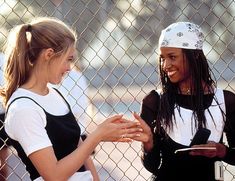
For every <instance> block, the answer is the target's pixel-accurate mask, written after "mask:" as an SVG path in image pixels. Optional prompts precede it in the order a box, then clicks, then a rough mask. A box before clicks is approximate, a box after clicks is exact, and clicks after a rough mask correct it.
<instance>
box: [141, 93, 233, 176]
mask: <svg viewBox="0 0 235 181" xmlns="http://www.w3.org/2000/svg"><path fill="white" fill-rule="evenodd" d="M223 92H224V98H225V108H226V112H225V114H226V119H225V126H224V132H225V134H226V138H227V141H228V145H229V147H227V153H226V156H225V157H224V158H223V159H222V161H224V162H226V163H228V164H232V165H235V150H234V149H232V148H234V147H235V134H234V130H235V94H233V93H232V92H230V91H226V90H223ZM213 97H214V94H207V95H204V97H203V100H204V102H203V105H204V109H207V108H208V107H210V105H211V103H212V100H213ZM191 100H192V99H191V96H190V95H182V94H178V95H177V96H176V104H177V105H179V106H180V107H183V108H186V109H190V110H193V107H192V105H191V104H190V102H191ZM159 101H160V96H159V94H158V93H157V92H156V91H155V90H153V91H151V92H150V94H148V95H147V96H146V97H145V98H144V99H143V102H142V110H141V117H142V119H143V120H145V121H146V123H147V124H148V125H149V126H150V127H151V130H152V132H153V135H154V147H153V149H152V150H151V151H150V152H144V154H143V157H142V162H143V165H144V167H145V168H146V169H147V170H148V171H150V172H151V173H153V175H154V176H155V180H156V181H173V180H180V181H194V180H195V181H212V180H215V179H214V178H215V176H214V162H215V161H216V160H221V159H220V158H217V157H216V158H207V157H203V156H191V155H189V154H188V152H182V153H177V154H175V153H174V151H175V150H176V149H180V148H185V147H186V146H185V145H182V144H179V143H177V142H175V141H174V140H172V139H171V138H170V137H169V136H168V135H167V134H166V133H165V131H164V130H163V129H161V132H160V133H157V132H155V131H154V126H155V123H154V122H155V120H156V116H157V114H158V108H159Z"/></svg>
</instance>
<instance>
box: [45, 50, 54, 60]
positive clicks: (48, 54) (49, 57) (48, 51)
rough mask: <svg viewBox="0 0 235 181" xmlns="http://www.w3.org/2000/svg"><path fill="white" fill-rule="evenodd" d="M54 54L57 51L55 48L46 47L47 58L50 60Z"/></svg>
mask: <svg viewBox="0 0 235 181" xmlns="http://www.w3.org/2000/svg"><path fill="white" fill-rule="evenodd" d="M54 54H55V53H54V50H53V49H52V48H48V49H46V50H45V52H44V58H45V60H50V59H51V58H52V56H53V55H54Z"/></svg>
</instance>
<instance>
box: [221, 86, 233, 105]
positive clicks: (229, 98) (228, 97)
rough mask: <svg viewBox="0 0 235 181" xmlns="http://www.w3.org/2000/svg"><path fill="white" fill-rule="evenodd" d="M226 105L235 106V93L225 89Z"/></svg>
mask: <svg viewBox="0 0 235 181" xmlns="http://www.w3.org/2000/svg"><path fill="white" fill-rule="evenodd" d="M223 93H224V101H225V104H226V107H228V106H233V107H235V93H234V92H232V91H230V90H223Z"/></svg>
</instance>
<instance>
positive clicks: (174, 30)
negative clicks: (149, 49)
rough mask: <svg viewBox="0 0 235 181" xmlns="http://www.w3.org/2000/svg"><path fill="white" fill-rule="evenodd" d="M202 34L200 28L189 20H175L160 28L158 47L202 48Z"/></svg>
mask: <svg viewBox="0 0 235 181" xmlns="http://www.w3.org/2000/svg"><path fill="white" fill-rule="evenodd" d="M203 40H204V35H203V33H202V30H201V28H200V27H199V26H198V25H196V24H193V23H190V22H177V23H173V24H171V25H170V26H168V27H167V28H166V29H164V30H162V32H161V36H160V38H159V47H172V48H184V49H199V50H202V47H203Z"/></svg>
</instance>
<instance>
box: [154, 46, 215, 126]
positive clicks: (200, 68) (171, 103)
mask: <svg viewBox="0 0 235 181" xmlns="http://www.w3.org/2000/svg"><path fill="white" fill-rule="evenodd" d="M182 53H183V54H184V56H183V57H184V58H185V61H187V62H188V66H189V70H190V71H189V72H190V77H191V78H192V81H191V84H192V85H193V89H192V85H191V90H193V94H192V95H191V97H192V99H191V100H192V105H193V108H194V109H193V116H194V117H195V126H196V127H202V126H205V124H206V118H205V114H204V111H205V110H204V106H203V95H204V90H208V91H209V94H213V93H214V89H212V87H214V88H215V87H216V82H215V81H214V80H213V79H212V76H211V75H212V71H211V69H210V67H209V64H208V62H207V59H206V56H205V55H204V53H203V51H202V50H194V49H182ZM161 65H162V64H161V58H159V71H160V80H161V84H162V93H161V95H160V96H161V99H160V105H159V111H158V114H157V118H156V120H157V122H156V123H157V125H156V126H157V130H159V128H160V127H161V125H164V127H168V128H172V125H173V122H172V121H173V118H174V116H175V115H174V109H175V103H176V95H177V94H178V93H179V91H180V90H179V87H178V83H172V82H171V81H170V80H169V78H168V76H167V74H166V73H165V72H164V71H163V67H162V66H161ZM202 82H204V83H205V85H203V84H202Z"/></svg>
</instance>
